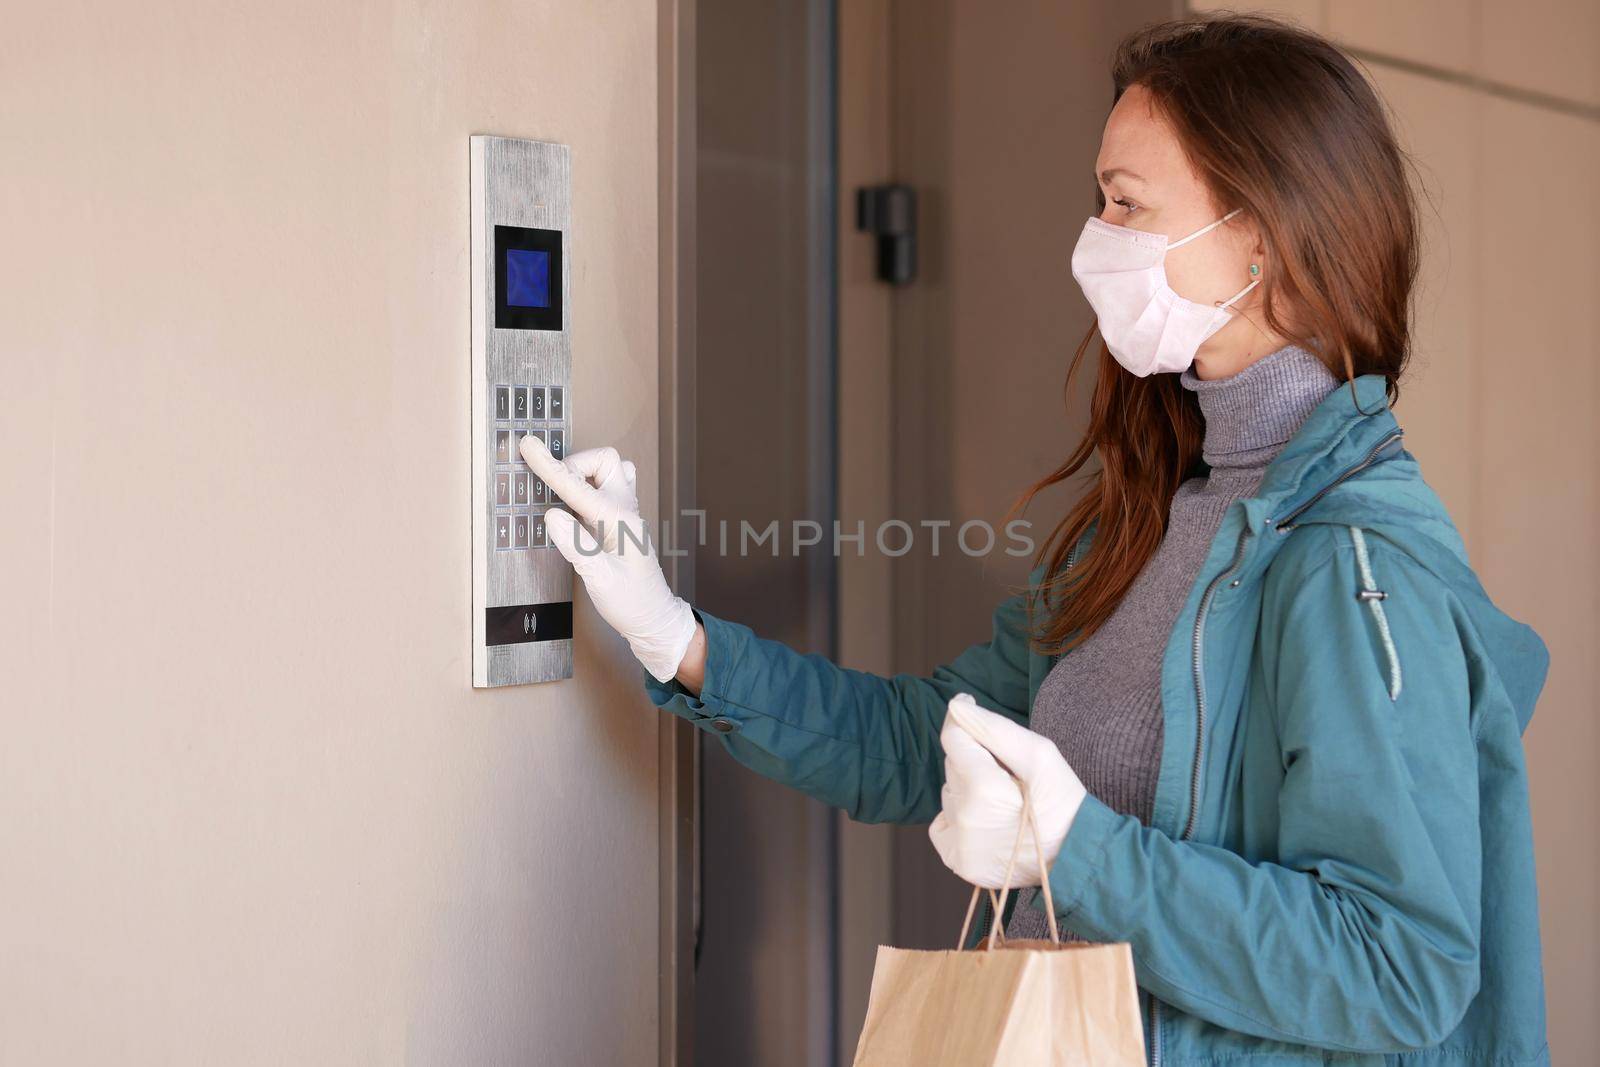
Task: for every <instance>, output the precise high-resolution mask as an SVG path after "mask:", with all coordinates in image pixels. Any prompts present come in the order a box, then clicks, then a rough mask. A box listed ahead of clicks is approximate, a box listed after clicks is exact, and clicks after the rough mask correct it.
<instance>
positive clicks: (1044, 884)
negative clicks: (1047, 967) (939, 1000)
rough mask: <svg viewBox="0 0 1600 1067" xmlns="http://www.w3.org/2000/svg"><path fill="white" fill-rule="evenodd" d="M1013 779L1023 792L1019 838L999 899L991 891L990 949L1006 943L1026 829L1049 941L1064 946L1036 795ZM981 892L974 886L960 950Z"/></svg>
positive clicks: (1012, 853)
mask: <svg viewBox="0 0 1600 1067" xmlns="http://www.w3.org/2000/svg"><path fill="white" fill-rule="evenodd" d="M1001 766H1002V767H1003V766H1004V764H1001ZM1006 773H1008V774H1010V770H1009V769H1007V771H1006ZM1011 777H1012V779H1013V780H1014V781H1015V782H1016V783H1017V788H1018V789H1020V790H1022V817H1021V818H1020V819H1018V820H1017V837H1016V840H1015V841H1013V842H1011V857H1010V858H1009V859H1007V860H1006V873H1005V877H1004V878H1003V879H1001V884H1000V895H999V897H996V896H995V893H994V890H993V889H991V890H989V891H988V893H989V903H990V905H991V906H993V908H994V922H993V923H991V924H990V926H989V947H990V948H991V949H992V948H994V947H995V945H996V944H997V943H998V942H997V941H996V938H997V937H998V938H999V939H1000V940H1004V937H1003V936H1002V935H1001V934H1000V921H1001V918H1002V915H1003V914H1004V912H1005V905H1006V897H1007V896H1008V895H1009V894H1010V892H1011V872H1012V871H1013V870H1015V869H1016V866H1017V850H1018V849H1020V848H1021V847H1022V828H1023V827H1024V826H1027V828H1028V829H1030V830H1032V831H1033V835H1032V836H1033V848H1034V855H1035V856H1037V857H1038V859H1039V888H1040V889H1041V890H1043V892H1044V914H1045V918H1046V919H1048V920H1049V922H1050V940H1051V941H1052V942H1054V943H1055V944H1057V945H1059V944H1061V932H1060V930H1059V929H1057V927H1056V902H1055V899H1054V898H1053V897H1052V896H1051V894H1050V871H1049V870H1048V868H1046V867H1045V862H1044V846H1043V845H1042V844H1040V842H1039V825H1038V823H1037V822H1036V821H1035V820H1034V817H1033V796H1032V794H1031V793H1030V792H1029V790H1028V783H1027V782H1024V781H1023V780H1022V779H1021V778H1018V777H1017V776H1016V775H1014V774H1013V775H1011ZM982 892H984V890H983V887H982V886H976V885H975V886H973V887H972V899H971V900H969V901H968V902H967V917H966V918H965V919H964V920H962V923H961V937H960V938H959V939H958V940H957V941H956V948H957V949H960V948H961V947H962V946H964V945H965V944H966V943H967V931H968V930H969V929H971V927H972V915H973V912H975V911H977V909H978V894H980V893H982Z"/></svg>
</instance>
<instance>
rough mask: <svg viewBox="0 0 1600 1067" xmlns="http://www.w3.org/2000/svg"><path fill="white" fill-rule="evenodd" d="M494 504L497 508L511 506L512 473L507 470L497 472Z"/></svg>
mask: <svg viewBox="0 0 1600 1067" xmlns="http://www.w3.org/2000/svg"><path fill="white" fill-rule="evenodd" d="M494 506H495V507H497V508H509V507H510V506H511V475H510V473H509V472H507V471H496V472H495V476H494Z"/></svg>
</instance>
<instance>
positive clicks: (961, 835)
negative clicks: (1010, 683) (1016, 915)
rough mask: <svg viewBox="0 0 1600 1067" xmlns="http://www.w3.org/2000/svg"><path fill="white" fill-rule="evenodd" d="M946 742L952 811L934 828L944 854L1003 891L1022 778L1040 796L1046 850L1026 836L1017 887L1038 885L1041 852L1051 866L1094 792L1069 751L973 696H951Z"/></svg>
mask: <svg viewBox="0 0 1600 1067" xmlns="http://www.w3.org/2000/svg"><path fill="white" fill-rule="evenodd" d="M939 740H940V743H941V744H943V746H944V775H945V780H944V790H943V792H942V793H941V794H940V798H941V800H942V802H943V805H944V808H943V810H942V811H940V812H939V814H938V816H937V817H936V818H935V819H934V820H933V824H932V825H931V826H929V827H928V837H929V838H930V839H931V840H932V841H933V847H934V848H935V849H937V850H938V852H939V858H940V859H942V860H943V861H944V864H945V866H946V867H949V868H950V869H951V870H952V871H954V872H955V873H956V874H958V875H960V876H961V877H962V878H963V879H964V880H966V881H967V882H969V883H971V884H972V885H977V886H982V887H984V888H986V889H999V888H1000V887H1001V885H1002V884H1003V883H1004V882H1005V875H1006V866H1007V864H1008V863H1009V862H1010V861H1011V853H1012V846H1013V845H1017V827H1018V824H1019V823H1020V822H1021V819H1022V790H1021V789H1020V788H1018V784H1017V783H1018V782H1019V781H1020V782H1021V783H1022V786H1023V787H1024V788H1026V789H1027V790H1028V793H1029V795H1030V796H1031V797H1032V799H1033V804H1032V808H1033V823H1034V825H1035V826H1036V827H1037V828H1038V832H1039V846H1040V847H1039V849H1038V850H1036V849H1035V848H1034V846H1033V842H1032V841H1031V840H1030V839H1029V835H1028V834H1026V833H1024V835H1023V837H1022V840H1021V843H1020V845H1017V848H1016V865H1015V866H1014V867H1013V868H1012V871H1011V881H1010V884H1011V885H1012V886H1013V887H1016V886H1036V885H1038V884H1039V881H1040V879H1041V877H1042V876H1043V874H1044V872H1043V871H1041V870H1040V869H1039V858H1038V857H1039V852H1040V851H1042V852H1043V854H1044V865H1045V869H1046V870H1048V869H1049V866H1050V864H1052V863H1053V862H1054V861H1055V858H1056V853H1058V852H1059V851H1061V842H1063V841H1064V840H1066V837H1067V831H1068V830H1069V829H1071V828H1072V820H1073V817H1074V816H1076V815H1077V814H1078V808H1079V807H1080V806H1081V805H1082V804H1083V799H1084V797H1085V795H1086V793H1087V791H1086V790H1085V789H1084V787H1083V783H1082V782H1080V781H1079V780H1078V776H1077V774H1075V773H1074V772H1073V770H1072V768H1071V767H1070V766H1068V765H1067V761H1066V760H1065V759H1063V758H1062V756H1061V750H1060V749H1058V748H1057V747H1056V745H1055V742H1053V741H1051V740H1050V739H1049V738H1048V737H1045V736H1043V735H1042V734H1037V733H1034V732H1033V731H1032V730H1029V729H1028V728H1027V727H1025V726H1020V725H1018V724H1017V723H1015V722H1013V721H1012V720H1011V719H1008V718H1006V717H1005V716H1004V715H997V714H995V713H994V712H992V711H988V710H986V709H984V708H980V707H979V706H978V704H977V702H976V701H975V700H973V699H972V697H971V696H969V695H968V694H966V693H958V694H956V696H955V697H954V698H952V699H951V701H950V705H949V707H948V709H947V710H946V712H945V719H944V728H943V729H942V730H941V731H940V733H939ZM1002 764H1004V766H1002ZM1007 768H1009V769H1010V773H1009V774H1008V773H1006V771H1007ZM1013 775H1015V777H1014V778H1013Z"/></svg>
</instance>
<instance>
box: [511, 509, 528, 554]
mask: <svg viewBox="0 0 1600 1067" xmlns="http://www.w3.org/2000/svg"><path fill="white" fill-rule="evenodd" d="M511 547H512V548H527V547H528V516H526V515H518V516H517V517H516V518H515V520H513V522H512V527H511Z"/></svg>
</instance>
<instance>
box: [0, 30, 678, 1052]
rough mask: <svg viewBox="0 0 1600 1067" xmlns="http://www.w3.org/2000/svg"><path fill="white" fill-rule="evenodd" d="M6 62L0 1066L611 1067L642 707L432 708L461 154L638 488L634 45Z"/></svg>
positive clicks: (453, 510)
mask: <svg viewBox="0 0 1600 1067" xmlns="http://www.w3.org/2000/svg"><path fill="white" fill-rule="evenodd" d="M3 21H4V24H5V31H4V34H3V35H0V100H3V101H4V104H3V106H0V155H3V166H0V173H3V181H0V233H3V234H4V235H5V237H4V241H5V245H6V251H5V253H4V255H3V256H0V322H3V323H4V326H3V327H0V360H3V362H0V396H3V403H4V415H3V416H0V501H4V503H3V504H0V508H3V509H4V511H3V513H4V516H5V518H4V522H0V560H3V562H0V587H3V595H0V706H3V716H0V725H3V730H4V733H3V736H0V812H3V813H4V815H3V816H0V872H3V873H0V1004H3V1005H4V1008H3V1009H0V1019H3V1023H0V1062H4V1063H7V1064H12V1063H15V1064H54V1063H73V1064H78V1063H110V1062H117V1063H131V1064H143V1063H151V1064H153V1063H229V1064H245V1063H263V1064H267V1063H271V1064H283V1063H339V1064H356V1063H383V1064H391V1063H400V1062H414V1063H508V1062H543V1063H607V1064H624V1063H626V1064H638V1063H645V1062H651V1061H653V1059H654V1057H655V1050H656V1030H657V1015H656V1012H657V1008H656V1005H657V995H656V985H657V969H656V963H657V960H656V953H657V949H656V943H657V942H656V930H657V916H656V871H657V863H658V859H657V816H656V811H657V807H656V789H657V756H656V751H657V750H656V745H657V727H658V719H659V717H658V715H657V713H655V712H654V711H653V710H651V709H650V708H649V707H648V706H647V705H643V706H642V702H641V699H640V696H639V690H638V681H637V679H638V674H637V667H636V666H635V665H634V664H633V662H632V661H631V659H629V658H628V657H627V655H626V651H625V649H624V648H622V647H621V646H620V645H619V644H618V643H617V641H616V639H615V638H613V637H611V636H610V635H609V633H607V632H604V631H603V629H602V628H600V627H599V625H598V623H597V622H596V620H595V618H594V617H593V615H592V614H591V613H590V612H589V611H588V610H587V605H586V604H585V605H581V606H580V610H579V617H578V630H579V645H578V657H577V668H576V670H577V677H576V678H575V679H574V680H572V681H570V682H565V683H560V684H553V685H548V686H543V687H536V688H516V689H507V690H501V691H495V692H478V691H474V690H473V689H471V688H470V684H469V633H470V630H469V603H468V595H469V563H470V557H469V541H468V501H469V494H468V452H467V449H468V447H469V427H468V301H467V296H468V278H467V272H468V260H467V240H468V233H467V222H468V219H467V137H468V134H469V133H472V132H492V133H500V134H508V135H517V136H530V137H538V138H543V139H552V140H561V141H565V142H568V143H570V144H571V146H572V152H573V173H574V179H575V186H574V208H573V211H574V216H575V236H574V250H573V256H574V271H573V307H572V330H573V334H574V339H575V355H576V358H575V361H574V362H575V370H574V385H573V389H574V394H575V397H574V402H575V411H576V420H575V435H574V436H575V438H576V440H577V443H578V444H579V445H586V444H591V443H594V442H600V441H614V442H616V443H617V444H618V445H619V446H621V447H623V448H624V449H626V450H627V452H628V453H629V454H631V455H632V456H633V457H634V458H635V459H636V460H637V461H638V462H639V465H640V476H641V482H642V483H643V484H644V485H646V486H651V485H653V484H654V483H655V469H654V466H655V462H654V456H655V443H656V441H657V377H656V343H657V333H656V331H657V317H656V311H657V308H656V291H657V261H656V252H657V244H656V242H657V167H656V159H657V141H656V129H657V126H656V64H657V57H656V4H655V2H654V0H607V2H589V0H586V2H585V3H582V4H573V3H563V2H558V0H547V2H540V3H526V2H519V3H512V2H501V3H494V2H489V0H473V2H466V3H463V2H442V0H438V2H416V0H413V2H406V0H373V2H368V3H362V4H342V3H335V4H328V3H315V2H306V0H295V2H287V3H285V2H274V3H267V2H253V3H245V4H227V5H218V4H207V3H203V2H199V0H185V2H178V3H162V4H140V5H135V4H118V3H114V2H101V3H95V4H81V3H57V4H25V3H21V2H18V3H12V4H8V5H7V6H6V10H5V15H4V20H3ZM602 394H604V396H605V400H604V402H602V401H601V396H602Z"/></svg>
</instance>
